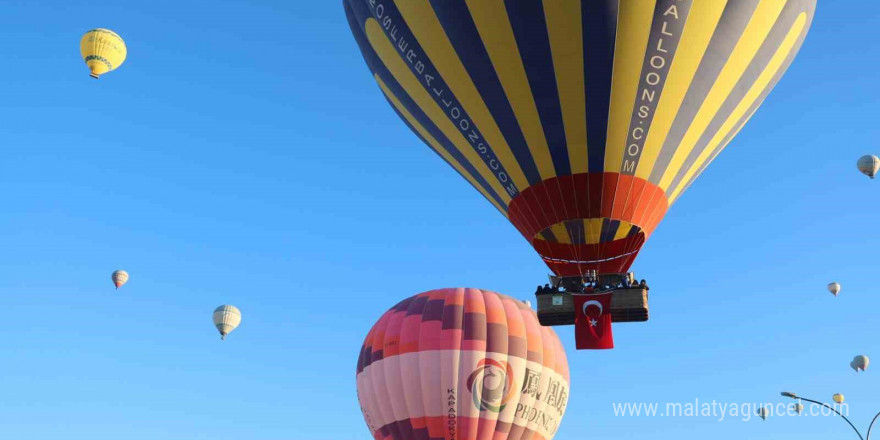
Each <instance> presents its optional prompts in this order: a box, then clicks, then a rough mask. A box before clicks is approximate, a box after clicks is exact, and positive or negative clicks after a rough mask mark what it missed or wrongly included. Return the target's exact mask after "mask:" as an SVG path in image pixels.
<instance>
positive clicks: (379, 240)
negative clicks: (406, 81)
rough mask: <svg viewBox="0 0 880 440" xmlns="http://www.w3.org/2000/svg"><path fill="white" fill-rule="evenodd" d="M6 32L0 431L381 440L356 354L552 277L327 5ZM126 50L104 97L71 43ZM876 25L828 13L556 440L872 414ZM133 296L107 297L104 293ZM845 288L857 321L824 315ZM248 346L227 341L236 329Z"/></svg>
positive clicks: (157, 15) (70, 437)
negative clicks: (796, 413)
mask: <svg viewBox="0 0 880 440" xmlns="http://www.w3.org/2000/svg"><path fill="white" fill-rule="evenodd" d="M2 9H3V13H2V14H0V32H2V41H4V42H5V44H4V51H3V52H4V59H5V61H4V63H3V65H4V68H3V69H2V70H0V84H2V86H0V87H2V89H0V90H2V94H0V120H2V124H0V139H2V141H0V145H2V149H0V151H2V156H0V188H2V190H0V207H2V209H0V299H2V300H0V304H2V310H3V313H2V317H0V432H2V434H0V435H2V437H3V438H9V439H17V440H30V439H39V440H44V439H46V440H50V439H58V438H65V439H67V440H74V439H88V440H101V439H113V440H116V439H126V440H139V439H150V440H153V439H156V438H161V439H163V440H178V439H180V440H184V439H185V440H193V439H211V440H223V439H255V440H274V439H312V440H330V439H333V440H340V439H342V440H348V439H352V440H356V439H364V440H366V439H369V438H370V435H369V433H368V432H367V429H366V427H365V424H364V423H363V421H362V419H361V415H360V411H359V409H358V404H357V398H356V396H355V386H354V372H355V361H356V359H357V352H358V348H359V346H360V344H361V342H362V339H363V337H364V335H365V333H366V332H367V330H368V329H369V327H370V326H371V325H372V323H373V322H374V320H375V319H376V318H377V317H378V316H379V315H380V314H381V313H382V312H383V311H384V310H385V309H386V308H387V307H389V306H391V305H392V304H394V303H395V302H396V301H398V300H399V299H401V298H403V297H405V296H408V295H411V294H414V293H417V292H421V291H424V290H429V289H432V288H439V287H450V286H472V287H481V288H486V289H491V290H496V291H499V292H503V293H507V294H510V295H514V296H518V297H521V298H526V297H528V296H530V295H531V294H532V292H533V289H534V286H535V285H536V284H538V283H539V282H542V281H543V280H544V279H545V275H546V273H547V269H546V267H545V266H544V265H543V263H541V261H540V259H539V258H538V257H537V255H536V254H535V253H534V252H533V251H532V250H531V249H530V247H529V245H528V244H527V243H526V242H525V241H524V240H523V239H522V238H521V236H520V235H519V233H517V232H516V231H515V229H514V228H513V227H512V226H510V225H509V224H508V223H507V221H506V220H505V219H504V218H503V217H501V216H500V215H498V213H497V212H496V211H495V209H494V208H493V207H491V206H490V205H489V204H488V203H487V202H486V201H485V200H484V199H483V198H482V197H481V196H480V195H479V194H478V193H477V192H476V191H474V190H472V189H471V188H470V187H469V185H468V184H467V183H466V182H465V181H464V180H463V179H461V178H460V177H459V176H458V175H457V174H455V172H454V171H453V170H452V169H451V168H449V167H447V166H446V165H445V164H444V163H442V161H441V160H440V159H439V158H438V157H435V156H434V154H433V153H432V152H430V150H429V149H428V148H426V147H424V146H422V145H421V144H420V142H419V141H418V140H417V139H416V137H415V136H414V135H412V134H411V133H410V132H409V130H408V129H407V128H406V127H405V125H404V124H403V123H402V122H400V121H399V120H398V118H397V116H396V115H395V114H394V113H393V112H392V110H391V109H390V108H389V107H388V105H387V104H386V102H385V101H384V99H383V98H382V96H381V93H380V92H379V90H378V88H377V87H376V85H375V83H374V81H373V80H372V78H371V77H370V75H369V73H368V70H367V68H366V66H365V65H364V63H363V61H362V59H361V56H360V54H359V52H358V49H357V46H356V44H355V42H354V39H353V38H352V36H351V34H350V32H349V30H348V26H347V24H346V21H345V17H344V14H343V11H342V6H341V2H340V1H338V0H321V1H312V2H300V1H297V2H291V1H263V2H255V1H248V2H245V1H229V0H224V1H218V0H214V1H188V2H172V1H161V0H157V1H151V2H137V3H135V2H120V1H88V2H86V1H73V0H71V1H60V0H59V1H54V2H46V1H44V2H37V1H9V2H5V3H4V4H3V7H2ZM94 27H107V28H110V29H114V30H116V31H118V32H119V33H120V34H121V35H122V36H123V38H125V40H126V42H127V44H128V48H129V58H128V60H127V61H126V62H125V64H124V65H123V66H122V67H121V68H120V69H119V70H118V71H116V72H113V73H111V74H109V75H107V76H106V77H104V78H102V79H100V80H99V81H95V80H92V79H90V78H89V77H88V71H87V69H86V67H85V66H84V64H83V63H82V61H81V59H80V56H79V49H78V44H79V39H80V37H81V35H82V34H83V32H85V31H86V30H88V29H91V28H94ZM878 28H880V3H877V2H868V1H855V0H852V1H835V2H822V3H821V4H820V5H819V6H818V10H817V14H816V19H815V21H814V23H813V27H812V31H811V32H810V35H809V36H808V38H807V41H806V43H805V44H804V46H803V49H802V50H801V53H800V56H799V58H798V59H797V60H796V61H795V62H794V64H793V65H792V67H791V68H790V69H789V71H788V73H787V75H786V77H785V78H783V80H782V81H781V82H780V84H779V85H778V86H777V87H776V89H775V90H774V91H773V93H772V94H771V95H770V97H769V98H768V99H767V101H766V102H765V103H764V106H763V107H762V109H761V110H759V111H758V113H757V114H756V115H755V117H754V118H752V120H751V122H750V123H749V124H748V125H747V126H746V128H745V129H743V130H742V132H741V133H740V134H739V136H738V137H737V138H736V139H735V140H734V141H733V143H732V144H731V146H730V147H729V148H728V150H727V151H726V152H725V153H724V154H722V155H721V156H720V157H719V158H718V160H716V161H715V163H713V165H712V166H711V167H710V168H709V170H708V171H707V172H706V173H705V174H704V175H703V176H702V177H701V178H700V180H699V181H698V182H697V184H695V185H694V186H693V187H692V188H691V189H690V190H689V192H688V193H687V195H685V196H684V197H683V198H681V200H680V201H679V203H677V204H676V205H675V206H674V207H673V209H672V210H671V211H670V213H669V214H668V215H667V217H666V219H665V220H664V221H663V223H662V224H661V226H660V228H659V229H658V231H657V232H656V233H655V234H654V236H653V237H652V238H651V240H650V241H649V242H648V244H647V246H646V247H645V248H644V250H643V252H642V254H641V255H640V257H639V259H638V261H637V262H636V264H635V266H634V270H635V271H636V273H637V275H638V276H639V277H640V278H641V277H644V278H647V279H649V280H650V282H651V286H652V291H651V293H652V298H651V307H652V308H651V313H652V317H651V321H650V322H648V323H647V324H622V325H617V326H616V327H615V331H614V333H615V342H616V346H617V348H615V349H614V350H612V351H604V352H596V351H592V352H576V351H574V350H573V347H574V340H573V330H572V329H571V328H560V329H559V330H560V336H561V338H562V339H563V342H564V343H565V345H566V346H567V347H568V348H569V349H570V350H569V360H570V366H571V370H572V398H571V401H570V405H569V407H568V411H567V414H566V417H565V419H564V420H563V423H562V427H561V429H560V431H559V434H558V435H557V437H556V438H557V439H560V440H574V439H584V438H595V439H606V438H608V439H611V438H613V439H626V438H633V439H635V438H645V437H646V436H651V437H653V438H707V437H711V438H715V439H741V438H749V439H760V438H774V439H775V438H789V437H790V438H794V437H797V438H804V439H820V438H828V437H830V436H835V437H836V438H845V436H849V435H851V433H849V432H847V430H848V429H849V428H848V427H847V426H846V425H845V424H844V423H843V422H842V421H840V420H833V419H831V418H822V417H800V418H793V417H776V418H771V419H769V420H767V421H766V422H761V421H760V420H757V419H755V418H754V417H753V418H752V420H751V421H749V422H743V421H739V420H730V418H728V420H725V421H724V422H718V421H717V420H715V419H714V418H711V417H699V418H681V417H680V418H669V417H666V418H663V417H653V418H650V417H638V418H637V417H614V414H613V411H612V405H611V403H612V402H667V401H672V402H683V403H684V402H691V401H693V400H694V399H695V398H699V399H700V401H711V400H713V399H715V400H716V401H724V402H737V403H740V402H782V400H781V398H780V397H779V395H778V393H779V391H781V390H788V389H790V390H793V391H797V392H799V393H801V394H803V395H806V396H813V397H817V398H821V399H825V400H828V399H830V395H831V394H832V393H834V392H841V393H844V394H846V396H847V400H848V401H849V402H850V411H851V415H852V416H853V419H854V421H856V422H858V425H859V426H860V427H864V426H866V425H867V424H868V422H869V421H870V419H871V417H872V416H873V414H874V412H875V411H878V410H880V395H878V394H877V392H876V391H877V389H878V388H877V387H878V385H880V380H878V374H880V370H878V369H880V364H878V366H876V367H875V368H874V369H869V371H868V372H867V373H866V374H859V375H856V374H855V373H854V372H852V371H851V370H849V368H848V363H849V361H850V359H851V358H852V356H854V355H856V354H860V353H864V354H867V355H869V356H870V355H874V356H875V358H876V359H877V362H880V350H878V349H877V334H878V330H880V322H878V320H877V318H876V316H877V314H876V313H877V312H876V310H877V307H878V305H880V299H878V296H877V295H878V286H877V281H876V280H875V278H876V275H877V272H878V271H877V269H878V263H880V258H878V256H877V253H876V249H877V247H878V245H880V236H878V234H877V233H876V224H877V218H878V214H880V207H878V204H877V200H878V194H880V182H873V181H870V180H868V179H867V178H865V177H864V176H862V175H860V174H859V173H858V172H857V171H856V169H855V161H856V159H857V158H858V157H859V156H860V155H862V154H865V153H867V152H872V151H873V152H875V153H876V152H880V143H878V141H877V138H878V135H880V126H878V124H877V122H876V121H877V116H876V115H877V108H878V107H880V93H878V91H877V90H878V89H877V78H878V77H877V71H878V69H880V65H878V60H880V46H878V45H877V44H875V43H876V42H877V30H878ZM117 268H124V269H126V270H128V271H129V272H130V273H131V281H130V282H129V284H128V285H126V286H125V287H124V288H123V289H120V290H119V291H114V290H113V288H112V285H111V282H110V279H109V276H110V272H112V271H113V270H114V269H117ZM832 280H837V281H840V282H841V283H842V284H843V291H842V292H841V296H840V297H839V298H836V299H835V298H833V297H831V295H829V294H828V293H827V292H826V291H825V285H826V284H827V283H828V282H830V281H832ZM223 303H230V304H235V305H237V306H239V307H240V308H241V310H242V312H243V314H244V320H243V323H242V326H241V327H240V328H239V330H238V331H236V332H235V333H233V334H232V335H231V336H230V338H229V339H228V340H227V341H226V342H223V343H221V341H220V340H219V338H218V337H217V334H216V332H215V330H214V329H213V327H212V326H211V311H212V310H213V308H214V307H215V306H217V305H219V304H223Z"/></svg>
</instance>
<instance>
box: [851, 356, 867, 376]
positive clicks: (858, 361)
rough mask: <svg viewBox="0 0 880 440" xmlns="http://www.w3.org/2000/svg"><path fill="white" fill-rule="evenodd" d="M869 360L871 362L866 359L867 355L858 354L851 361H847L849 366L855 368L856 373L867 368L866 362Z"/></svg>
mask: <svg viewBox="0 0 880 440" xmlns="http://www.w3.org/2000/svg"><path fill="white" fill-rule="evenodd" d="M870 362H871V360H870V359H868V357H867V356H865V355H863V354H860V355H858V356H856V357H854V358H853V360H852V362H850V363H849V366H850V368H852V369H853V370H856V373H858V372H859V371H860V370H861V371H865V370H867V369H868V363H870Z"/></svg>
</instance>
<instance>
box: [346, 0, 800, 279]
mask: <svg viewBox="0 0 880 440" xmlns="http://www.w3.org/2000/svg"><path fill="white" fill-rule="evenodd" d="M815 3H816V2H815V0H735V1H734V0H711V1H696V0H624V1H621V0H581V1H578V0H543V1H541V0H531V1H517V0H506V1H505V0H343V5H344V7H345V12H346V15H347V16H348V20H349V25H350V27H351V30H352V32H353V34H354V36H355V39H356V40H357V43H358V45H359V46H360V49H361V52H362V54H363V56H364V58H365V60H366V61H367V64H368V65H369V67H370V70H371V71H372V74H373V77H374V78H375V80H376V82H377V83H378V85H379V87H380V89H381V90H382V92H383V93H384V95H385V97H386V98H387V100H388V102H389V103H390V104H391V107H392V108H393V109H394V111H395V112H397V114H398V115H400V117H401V118H402V119H403V120H404V122H405V123H406V124H407V125H408V126H409V127H410V128H411V129H412V131H413V132H415V133H416V135H417V136H418V137H419V138H421V139H422V140H423V141H424V142H425V143H426V144H427V145H428V146H429V147H431V148H432V149H433V150H434V151H436V152H437V153H438V154H439V155H440V156H441V157H442V158H443V159H444V160H445V161H446V162H447V163H449V164H450V165H451V166H452V167H453V168H455V169H456V171H458V172H459V173H460V174H461V175H462V176H463V177H464V178H465V179H467V180H468V182H470V183H471V185H473V186H474V187H475V188H476V189H477V190H478V191H479V192H480V193H481V194H482V195H483V196H484V197H485V198H486V199H487V200H489V202H490V203H492V204H493V205H494V206H495V207H496V208H497V209H498V210H499V211H500V212H501V213H502V214H503V215H504V216H506V217H507V218H508V219H509V220H510V221H511V223H513V225H514V226H515V227H516V228H517V229H518V230H519V231H520V232H521V233H522V234H523V236H524V237H525V238H526V240H528V241H529V242H530V243H531V244H532V245H533V246H534V248H535V250H537V252H538V253H539V254H540V255H541V256H542V258H543V259H544V261H545V262H546V263H547V265H548V266H550V268H551V269H552V270H553V271H554V272H556V273H557V274H560V275H582V274H584V273H585V272H586V271H588V270H598V271H599V272H600V273H608V272H625V271H626V270H627V269H628V268H629V266H630V265H631V264H632V261H633V260H634V259H635V257H636V254H637V253H638V251H639V249H640V248H641V246H642V245H643V244H644V242H645V240H646V239H647V238H648V237H649V236H650V234H651V233H652V232H653V231H654V229H655V228H656V227H657V224H658V223H659V222H660V220H661V219H662V218H663V216H664V215H665V213H666V211H667V209H668V208H669V206H670V205H671V204H672V203H674V202H675V201H676V200H677V199H678V198H679V197H680V196H681V194H682V193H683V192H684V190H685V189H687V188H688V187H689V186H690V185H691V184H692V183H693V181H694V180H695V179H696V178H697V176H699V175H700V173H702V171H703V170H704V169H705V168H706V166H707V165H708V164H709V163H710V162H711V161H712V160H713V159H714V158H715V157H716V156H717V155H718V154H719V153H720V152H721V151H722V150H723V149H724V147H725V146H726V145H727V144H728V143H729V142H730V140H731V139H732V138H733V137H734V135H736V133H737V132H738V131H739V130H740V129H741V128H742V127H743V125H744V124H745V123H746V121H748V120H749V118H750V117H751V116H752V114H754V112H755V110H757V108H758V106H759V105H760V104H761V102H762V101H763V100H764V99H765V98H766V96H767V94H768V93H769V92H770V90H771V89H772V88H773V86H774V85H775V84H776V83H777V81H779V78H780V77H781V76H782V74H783V73H784V72H785V70H786V68H787V67H788V66H789V65H790V64H791V62H792V60H793V59H794V57H795V54H796V53H797V52H798V49H799V48H800V46H801V44H802V43H803V41H804V38H805V37H806V34H807V30H808V29H809V27H810V23H811V21H812V18H813V12H814V9H815Z"/></svg>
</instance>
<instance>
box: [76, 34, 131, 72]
mask: <svg viewBox="0 0 880 440" xmlns="http://www.w3.org/2000/svg"><path fill="white" fill-rule="evenodd" d="M79 50H80V53H82V57H83V60H84V61H85V62H86V65H87V66H89V71H90V73H89V76H91V77H92V78H95V79H97V78H98V77H99V76H101V75H103V74H105V73H107V72H109V71H111V70H115V69H116V68H118V67H119V66H120V65H121V64H122V62H123V61H125V56H126V55H127V54H128V51H127V49H126V48H125V42H124V41H122V37H120V36H119V35H117V34H116V32H113V31H111V30H109V29H92V30H90V31H88V32H86V34H85V35H83V37H82V40H81V41H80V43H79Z"/></svg>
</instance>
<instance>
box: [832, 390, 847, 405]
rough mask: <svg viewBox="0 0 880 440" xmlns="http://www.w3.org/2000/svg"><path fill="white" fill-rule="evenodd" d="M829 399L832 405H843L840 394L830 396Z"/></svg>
mask: <svg viewBox="0 0 880 440" xmlns="http://www.w3.org/2000/svg"><path fill="white" fill-rule="evenodd" d="M831 399H833V400H834V403H837V404H840V403H843V400H844V399H843V394H840V393H837V394H835V395H833V396H831Z"/></svg>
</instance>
